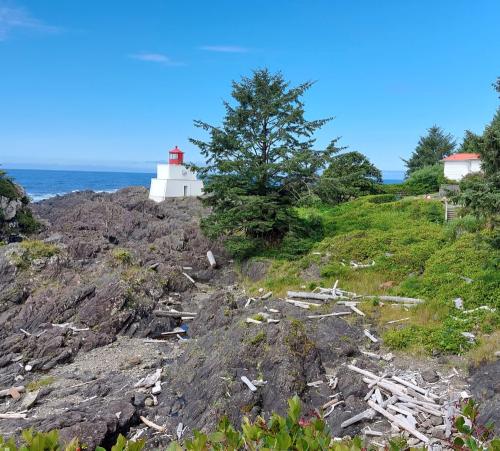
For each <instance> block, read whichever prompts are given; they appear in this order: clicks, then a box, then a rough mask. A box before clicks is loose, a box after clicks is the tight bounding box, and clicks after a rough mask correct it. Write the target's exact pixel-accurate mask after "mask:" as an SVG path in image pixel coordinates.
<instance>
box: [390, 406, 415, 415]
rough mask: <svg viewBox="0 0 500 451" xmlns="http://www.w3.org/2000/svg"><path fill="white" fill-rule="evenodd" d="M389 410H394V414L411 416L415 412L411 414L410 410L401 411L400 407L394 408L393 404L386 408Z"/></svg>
mask: <svg viewBox="0 0 500 451" xmlns="http://www.w3.org/2000/svg"><path fill="white" fill-rule="evenodd" d="M387 408H388V409H389V410H394V411H395V412H399V413H402V414H403V415H413V414H414V413H415V412H412V411H411V410H407V409H403V408H401V407H400V406H396V405H394V404H392V405H390V406H387Z"/></svg>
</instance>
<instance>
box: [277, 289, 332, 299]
mask: <svg viewBox="0 0 500 451" xmlns="http://www.w3.org/2000/svg"><path fill="white" fill-rule="evenodd" d="M287 296H288V297H289V298H299V299H317V300H319V301H329V300H331V299H335V298H336V296H335V295H333V294H321V293H307V292H305V291H288V292H287Z"/></svg>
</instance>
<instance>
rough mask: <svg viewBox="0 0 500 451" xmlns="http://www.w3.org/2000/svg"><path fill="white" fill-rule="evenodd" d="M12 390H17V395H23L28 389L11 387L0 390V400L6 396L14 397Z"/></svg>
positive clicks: (21, 386)
mask: <svg viewBox="0 0 500 451" xmlns="http://www.w3.org/2000/svg"><path fill="white" fill-rule="evenodd" d="M12 390H15V391H16V392H17V393H23V392H24V391H25V390H26V388H25V387H24V386H23V385H20V386H19V387H11V388H6V389H5V390H0V398H2V397H5V396H12Z"/></svg>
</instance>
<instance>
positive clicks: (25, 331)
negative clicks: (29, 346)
mask: <svg viewBox="0 0 500 451" xmlns="http://www.w3.org/2000/svg"><path fill="white" fill-rule="evenodd" d="M19 330H20V331H21V332H22V333H23V334H24V335H26V336H27V337H31V334H30V333H29V332H28V331H27V330H24V329H19Z"/></svg>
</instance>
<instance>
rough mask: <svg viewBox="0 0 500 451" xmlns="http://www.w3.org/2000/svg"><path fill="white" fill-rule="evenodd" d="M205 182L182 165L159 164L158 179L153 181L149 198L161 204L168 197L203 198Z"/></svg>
mask: <svg viewBox="0 0 500 451" xmlns="http://www.w3.org/2000/svg"><path fill="white" fill-rule="evenodd" d="M202 194H203V182H202V181H201V180H197V179H196V174H195V173H194V172H193V171H191V170H190V169H187V168H186V167H185V166H182V165H174V164H159V165H158V167H157V177H156V178H153V179H151V186H150V190H149V198H150V199H151V200H154V201H156V202H161V201H163V200H165V198H167V197H187V196H201V195H202Z"/></svg>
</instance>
